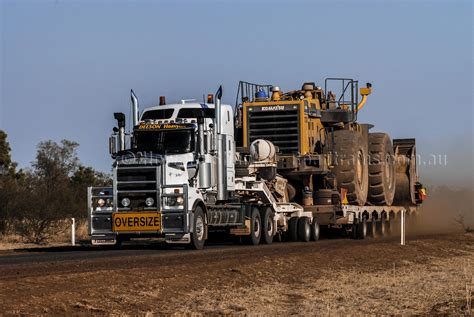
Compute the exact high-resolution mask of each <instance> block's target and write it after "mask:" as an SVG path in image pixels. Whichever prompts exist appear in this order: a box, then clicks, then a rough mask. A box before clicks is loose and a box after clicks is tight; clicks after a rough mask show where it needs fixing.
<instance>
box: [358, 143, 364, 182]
mask: <svg viewBox="0 0 474 317" xmlns="http://www.w3.org/2000/svg"><path fill="white" fill-rule="evenodd" d="M363 168H364V153H362V151H359V152H358V153H357V183H358V184H359V185H361V184H362V181H363V179H362V178H363V175H364V173H363Z"/></svg>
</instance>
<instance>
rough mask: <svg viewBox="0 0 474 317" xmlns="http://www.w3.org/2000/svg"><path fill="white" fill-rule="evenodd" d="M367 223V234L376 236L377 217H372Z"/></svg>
mask: <svg viewBox="0 0 474 317" xmlns="http://www.w3.org/2000/svg"><path fill="white" fill-rule="evenodd" d="M367 225H368V226H367V227H368V233H369V236H370V237H371V238H374V239H375V238H377V218H375V217H372V218H371V221H370V222H369V223H368V224H367Z"/></svg>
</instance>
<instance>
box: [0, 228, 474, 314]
mask: <svg viewBox="0 0 474 317" xmlns="http://www.w3.org/2000/svg"><path fill="white" fill-rule="evenodd" d="M408 242H409V243H408V245H407V246H404V247H402V246H400V245H399V244H398V240H397V239H395V238H393V239H384V240H364V241H355V240H349V239H337V240H322V241H318V242H315V243H274V244H272V245H270V246H258V247H250V246H233V245H214V246H210V247H208V248H207V249H206V250H204V251H188V250H180V249H168V248H165V247H163V246H159V245H150V246H145V247H136V246H129V247H126V249H125V250H117V251H112V250H111V251H103V250H90V249H80V248H79V249H77V250H74V251H72V250H68V249H61V248H59V249H46V250H39V251H38V250H36V251H21V252H18V251H17V252H11V251H10V252H3V253H1V254H0V286H1V287H0V311H2V312H4V313H5V314H38V313H39V314H59V315H66V314H67V315H70V314H74V315H83V314H87V315H89V314H98V315H108V314H133V315H146V314H148V315H154V314H170V313H178V314H181V313H191V312H192V313H198V314H208V313H222V314H229V313H230V314H279V315H287V314H305V313H319V314H335V313H339V314H348V313H350V314H355V313H364V314H374V313H376V314H380V313H387V314H399V313H402V312H403V313H406V314H425V313H461V314H462V313H464V314H465V313H467V312H468V305H467V304H466V303H467V301H468V300H469V296H471V295H472V293H470V292H471V291H472V290H471V289H468V290H466V287H468V288H469V287H471V288H472V286H473V285H472V283H473V282H472V276H473V268H474V235H472V234H448V235H440V236H434V235H433V236H419V237H411V238H409V240H408Z"/></svg>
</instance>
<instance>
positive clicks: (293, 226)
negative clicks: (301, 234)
mask: <svg viewBox="0 0 474 317" xmlns="http://www.w3.org/2000/svg"><path fill="white" fill-rule="evenodd" d="M288 237H289V238H290V241H298V217H292V218H290V220H288Z"/></svg>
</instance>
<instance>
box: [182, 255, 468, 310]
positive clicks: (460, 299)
mask: <svg viewBox="0 0 474 317" xmlns="http://www.w3.org/2000/svg"><path fill="white" fill-rule="evenodd" d="M473 260H474V259H473V254H472V253H466V254H465V255H464V256H459V257H455V258H453V259H441V260H440V259H433V261H430V262H429V263H427V264H415V263H412V262H409V261H405V263H404V265H403V266H401V267H395V266H394V267H393V268H392V269H390V270H387V271H381V272H373V273H368V272H364V271H360V270H357V269H352V268H350V267H348V268H347V270H345V271H337V272H334V271H333V270H328V271H324V272H323V273H322V274H321V276H320V277H319V278H317V279H312V280H309V279H307V280H305V278H304V276H303V277H300V278H298V280H300V281H304V284H303V283H302V282H300V283H296V284H287V283H280V282H278V281H272V282H265V278H262V276H259V275H260V274H257V276H255V279H256V280H260V281H261V282H260V283H251V284H250V285H249V287H246V288H239V289H235V288H233V287H232V285H226V286H224V287H223V288H222V289H221V291H220V292H219V293H218V294H216V293H215V292H214V291H211V290H205V289H204V290H199V291H196V292H193V293H190V294H189V298H188V301H187V302H184V303H183V308H181V309H180V310H178V313H199V314H208V313H215V312H216V311H217V312H219V313H223V314H228V313H234V314H235V313H236V312H239V313H242V314H251V315H288V314H297V315H307V314H318V315H321V314H323V315H324V314H325V315H354V314H363V315H366V314H369V315H373V314H380V313H383V314H387V315H399V314H403V315H407V314H408V315H414V314H466V315H470V314H471V312H472V307H471V297H472V293H473V288H474V284H473V281H474V278H473V274H474V270H473V263H472V262H473ZM264 274H265V273H263V272H262V273H261V275H264ZM246 278H250V280H251V278H252V277H250V276H249V277H246Z"/></svg>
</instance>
